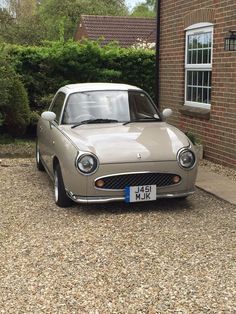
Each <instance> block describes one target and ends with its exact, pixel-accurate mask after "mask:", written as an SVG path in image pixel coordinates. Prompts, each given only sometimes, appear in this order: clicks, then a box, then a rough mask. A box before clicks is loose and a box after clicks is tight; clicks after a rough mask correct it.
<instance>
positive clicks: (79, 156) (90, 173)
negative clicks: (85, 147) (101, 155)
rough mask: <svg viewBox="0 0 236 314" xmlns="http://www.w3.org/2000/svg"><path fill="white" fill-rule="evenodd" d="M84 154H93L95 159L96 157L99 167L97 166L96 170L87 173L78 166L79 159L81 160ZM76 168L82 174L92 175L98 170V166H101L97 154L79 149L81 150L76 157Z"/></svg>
mask: <svg viewBox="0 0 236 314" xmlns="http://www.w3.org/2000/svg"><path fill="white" fill-rule="evenodd" d="M83 156H92V157H93V158H94V159H96V161H97V167H96V169H95V170H94V171H92V172H89V173H85V172H82V171H81V170H80V169H79V167H78V166H77V165H78V160H79V159H80V158H82V157H83ZM75 168H76V170H77V171H78V172H79V173H80V174H82V175H84V176H90V175H92V174H94V173H95V172H96V171H97V170H98V168H99V160H98V158H97V156H96V155H94V154H93V153H90V152H83V151H79V152H78V153H77V156H76V158H75Z"/></svg>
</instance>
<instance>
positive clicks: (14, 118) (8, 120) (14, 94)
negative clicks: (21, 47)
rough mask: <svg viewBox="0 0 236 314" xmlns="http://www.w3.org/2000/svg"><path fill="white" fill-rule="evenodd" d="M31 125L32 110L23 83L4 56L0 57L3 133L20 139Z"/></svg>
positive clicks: (0, 124) (1, 124)
mask: <svg viewBox="0 0 236 314" xmlns="http://www.w3.org/2000/svg"><path fill="white" fill-rule="evenodd" d="M29 123H30V108H29V102H28V97H27V92H26V90H25V88H24V85H23V83H22V82H21V80H20V77H19V75H17V74H16V73H15V71H14V69H13V68H12V66H11V65H9V62H8V60H7V58H5V56H4V55H1V56H0V127H1V133H2V131H3V132H7V133H8V134H10V135H12V136H15V137H19V136H22V135H24V134H25V131H26V128H27V126H28V125H29Z"/></svg>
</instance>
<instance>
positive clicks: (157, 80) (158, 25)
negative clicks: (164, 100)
mask: <svg viewBox="0 0 236 314" xmlns="http://www.w3.org/2000/svg"><path fill="white" fill-rule="evenodd" d="M156 1H157V17H156V19H157V23H156V71H155V83H156V84H155V98H156V105H157V108H160V53H159V52H160V34H161V0H156Z"/></svg>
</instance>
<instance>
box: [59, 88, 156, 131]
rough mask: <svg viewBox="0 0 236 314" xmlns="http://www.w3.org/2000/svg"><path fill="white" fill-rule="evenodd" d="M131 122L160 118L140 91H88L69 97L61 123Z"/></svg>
mask: <svg viewBox="0 0 236 314" xmlns="http://www.w3.org/2000/svg"><path fill="white" fill-rule="evenodd" d="M93 120H94V123H99V122H100V123H101V122H104V123H106V122H109V121H110V122H124V123H125V122H127V123H129V122H132V121H156V120H161V118H160V115H159V113H158V111H157V109H156V107H155V105H154V104H153V103H152V102H151V100H150V99H149V98H148V97H147V95H146V94H145V93H143V92H142V91H117V90H116V91H87V92H78V93H73V94H71V95H70V96H69V98H68V100H67V103H66V106H65V110H64V114H63V119H62V123H63V124H79V125H80V123H81V122H83V121H84V122H86V121H89V122H90V123H91V122H93Z"/></svg>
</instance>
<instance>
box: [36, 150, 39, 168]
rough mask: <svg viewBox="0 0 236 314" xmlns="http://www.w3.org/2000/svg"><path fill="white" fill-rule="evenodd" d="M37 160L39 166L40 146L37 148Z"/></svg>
mask: <svg viewBox="0 0 236 314" xmlns="http://www.w3.org/2000/svg"><path fill="white" fill-rule="evenodd" d="M36 160H37V163H38V164H39V149H38V146H37V149H36Z"/></svg>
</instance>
